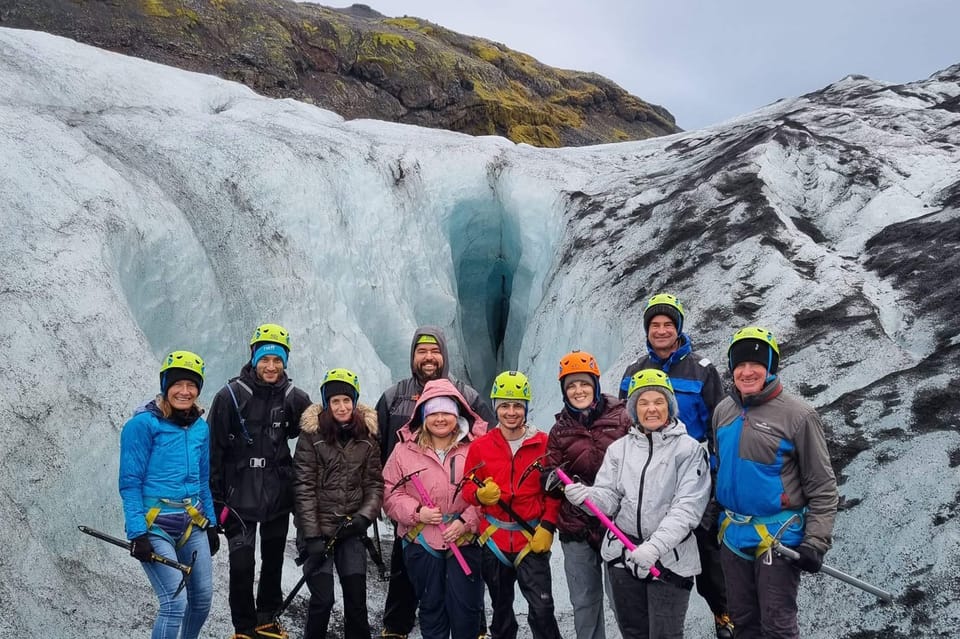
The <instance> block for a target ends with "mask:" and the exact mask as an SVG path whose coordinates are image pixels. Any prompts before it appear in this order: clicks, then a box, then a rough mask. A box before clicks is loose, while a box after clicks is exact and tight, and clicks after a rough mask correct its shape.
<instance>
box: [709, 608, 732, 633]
mask: <svg viewBox="0 0 960 639" xmlns="http://www.w3.org/2000/svg"><path fill="white" fill-rule="evenodd" d="M713 620H714V622H715V623H716V624H717V639H733V622H732V621H730V615H728V614H727V613H723V614H722V615H716V616H714V618H713Z"/></svg>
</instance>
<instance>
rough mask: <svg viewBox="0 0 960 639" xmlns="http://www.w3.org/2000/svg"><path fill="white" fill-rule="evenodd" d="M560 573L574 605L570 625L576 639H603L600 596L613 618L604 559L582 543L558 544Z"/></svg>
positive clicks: (565, 542)
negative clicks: (560, 554) (561, 568)
mask: <svg viewBox="0 0 960 639" xmlns="http://www.w3.org/2000/svg"><path fill="white" fill-rule="evenodd" d="M560 547H561V548H562V549H563V572H564V574H565V575H566V577H567V588H568V589H569V591H570V604H571V605H573V626H574V628H575V629H576V632H577V639H605V637H606V636H607V635H606V629H605V626H604V618H603V593H604V591H606V592H607V599H608V601H609V602H610V605H611V607H612V608H613V612H614V616H616V612H617V611H616V608H615V607H614V604H613V597H612V596H611V594H610V582H609V578H604V574H603V559H602V558H601V557H600V553H599V552H598V551H596V550H594V549H593V548H592V547H591V546H590V544H588V543H587V542H585V541H561V542H560Z"/></svg>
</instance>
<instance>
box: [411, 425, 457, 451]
mask: <svg viewBox="0 0 960 639" xmlns="http://www.w3.org/2000/svg"><path fill="white" fill-rule="evenodd" d="M459 434H460V423H459V421H458V422H457V427H456V428H455V429H454V430H453V432H452V433H451V435H452V437H451V440H450V445H449V446H447V447H446V448H445V450H450V449H451V448H453V447H454V446H456V445H457V442H458V441H459V439H460V438H459V437H457V435H459ZM417 445H418V446H419V447H420V448H424V449H429V450H436V448H437V447H436V446H434V445H433V434H431V433H430V432H429V431H428V430H427V420H426V419H424V420H423V424H421V425H420V430H418V431H417Z"/></svg>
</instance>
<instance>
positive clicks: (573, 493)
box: [563, 481, 590, 506]
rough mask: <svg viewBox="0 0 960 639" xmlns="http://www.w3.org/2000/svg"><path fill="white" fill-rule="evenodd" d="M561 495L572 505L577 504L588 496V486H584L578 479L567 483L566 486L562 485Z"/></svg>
mask: <svg viewBox="0 0 960 639" xmlns="http://www.w3.org/2000/svg"><path fill="white" fill-rule="evenodd" d="M563 495H564V496H565V497H566V498H567V501H569V502H570V503H571V504H573V505H574V506H579V505H580V504H582V503H583V502H584V501H586V500H587V499H589V498H590V488H588V487H587V486H584V485H583V484H581V483H580V482H578V481H575V482H573V483H572V484H567V486H566V487H564V489H563Z"/></svg>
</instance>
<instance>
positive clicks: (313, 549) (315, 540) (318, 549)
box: [304, 537, 327, 559]
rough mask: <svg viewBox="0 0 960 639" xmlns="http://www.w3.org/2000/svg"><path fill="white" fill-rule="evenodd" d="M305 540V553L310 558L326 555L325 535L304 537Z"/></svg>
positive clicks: (324, 557)
mask: <svg viewBox="0 0 960 639" xmlns="http://www.w3.org/2000/svg"><path fill="white" fill-rule="evenodd" d="M304 541H306V542H307V555H308V556H309V557H310V558H311V559H317V558H322V559H326V557H327V539H326V537H310V538H309V539H305V540H304Z"/></svg>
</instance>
